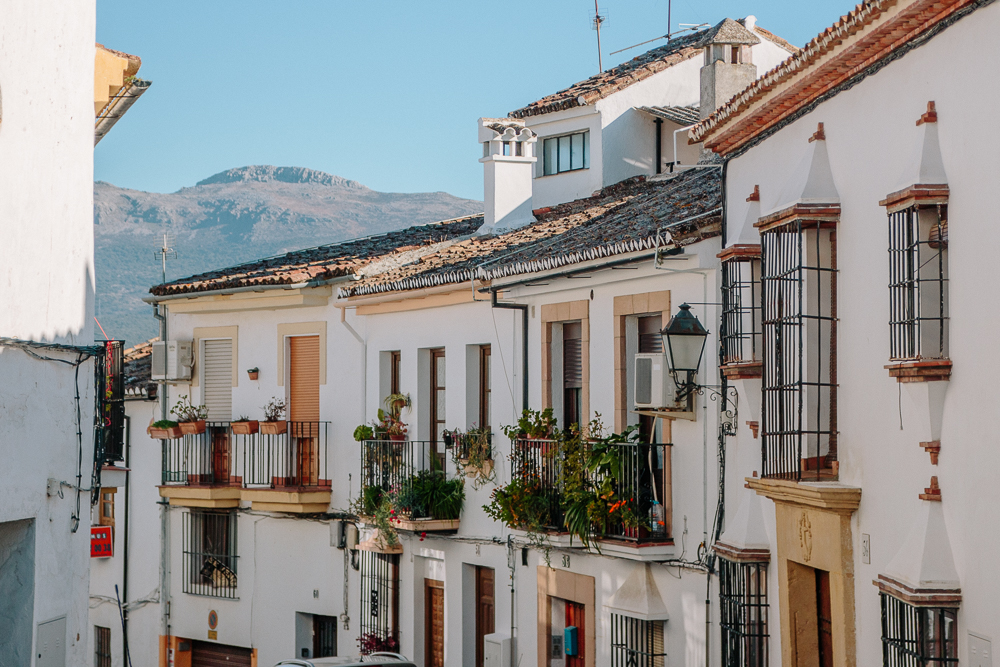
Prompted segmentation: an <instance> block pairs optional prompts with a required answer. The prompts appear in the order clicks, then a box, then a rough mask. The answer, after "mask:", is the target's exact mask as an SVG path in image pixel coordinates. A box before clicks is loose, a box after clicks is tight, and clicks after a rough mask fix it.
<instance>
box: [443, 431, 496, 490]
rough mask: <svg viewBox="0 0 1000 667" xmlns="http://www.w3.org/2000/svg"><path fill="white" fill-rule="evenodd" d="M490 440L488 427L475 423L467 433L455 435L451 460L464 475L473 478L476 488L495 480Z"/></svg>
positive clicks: (491, 439)
mask: <svg viewBox="0 0 1000 667" xmlns="http://www.w3.org/2000/svg"><path fill="white" fill-rule="evenodd" d="M492 441H493V436H492V434H491V433H490V429H488V428H479V427H477V426H475V425H473V426H472V428H470V429H469V432H468V433H465V434H461V433H457V434H456V435H455V441H454V444H455V447H454V449H452V455H451V456H452V460H453V461H454V462H455V467H456V468H458V469H459V470H460V471H464V472H465V476H466V477H468V478H470V479H472V480H473V482H472V485H473V487H474V488H476V489H478V488H481V487H482V486H483V485H485V484H486V483H487V482H492V481H495V480H496V475H494V473H493V445H492Z"/></svg>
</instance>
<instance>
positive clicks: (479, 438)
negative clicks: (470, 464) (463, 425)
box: [452, 433, 493, 461]
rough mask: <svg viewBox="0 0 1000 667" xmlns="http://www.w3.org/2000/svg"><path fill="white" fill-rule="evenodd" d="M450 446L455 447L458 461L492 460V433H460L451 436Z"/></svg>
mask: <svg viewBox="0 0 1000 667" xmlns="http://www.w3.org/2000/svg"><path fill="white" fill-rule="evenodd" d="M452 437H453V440H452V446H453V447H455V448H456V454H457V456H458V460H459V461H468V460H470V459H481V460H484V461H492V460H493V435H492V434H490V433H486V434H482V435H477V434H474V433H471V434H470V433H462V434H461V435H457V436H452Z"/></svg>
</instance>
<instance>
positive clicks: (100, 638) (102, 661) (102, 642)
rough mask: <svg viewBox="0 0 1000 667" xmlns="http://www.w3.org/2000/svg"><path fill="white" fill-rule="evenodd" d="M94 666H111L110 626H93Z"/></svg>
mask: <svg viewBox="0 0 1000 667" xmlns="http://www.w3.org/2000/svg"><path fill="white" fill-rule="evenodd" d="M94 667H111V628H102V627H101V626H99V625H95V626H94Z"/></svg>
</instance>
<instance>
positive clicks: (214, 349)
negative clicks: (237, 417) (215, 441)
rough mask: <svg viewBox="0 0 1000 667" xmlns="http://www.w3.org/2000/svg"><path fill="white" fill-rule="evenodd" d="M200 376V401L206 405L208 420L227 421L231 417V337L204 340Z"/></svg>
mask: <svg viewBox="0 0 1000 667" xmlns="http://www.w3.org/2000/svg"><path fill="white" fill-rule="evenodd" d="M202 344H203V346H204V348H205V356H204V361H203V364H204V367H203V368H202V378H203V382H204V390H203V397H202V402H203V403H204V404H205V405H206V406H208V420H209V421H213V422H227V421H229V420H230V419H232V418H233V341H232V339H231V338H222V339H218V340H206V341H203V342H202Z"/></svg>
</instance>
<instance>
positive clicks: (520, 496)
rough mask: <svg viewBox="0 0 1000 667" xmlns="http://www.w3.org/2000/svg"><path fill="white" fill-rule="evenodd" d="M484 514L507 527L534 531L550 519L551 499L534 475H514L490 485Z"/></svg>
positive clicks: (542, 528)
mask: <svg viewBox="0 0 1000 667" xmlns="http://www.w3.org/2000/svg"><path fill="white" fill-rule="evenodd" d="M483 509H484V510H485V511H486V514H487V515H488V516H489V517H491V518H492V519H493V520H495V521H499V522H501V523H503V524H504V525H506V526H508V527H509V528H516V529H519V530H524V531H527V532H528V533H529V534H537V533H540V532H542V531H543V530H544V529H545V526H547V525H549V524H550V522H551V520H552V499H551V498H550V497H549V494H548V493H547V491H546V489H545V488H544V487H543V486H542V484H541V481H540V480H538V479H530V478H527V479H526V478H523V477H515V478H514V479H512V480H511V481H510V482H508V483H507V484H505V485H503V486H499V487H497V488H495V489H493V493H492V494H491V497H490V502H489V504H487V505H483Z"/></svg>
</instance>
